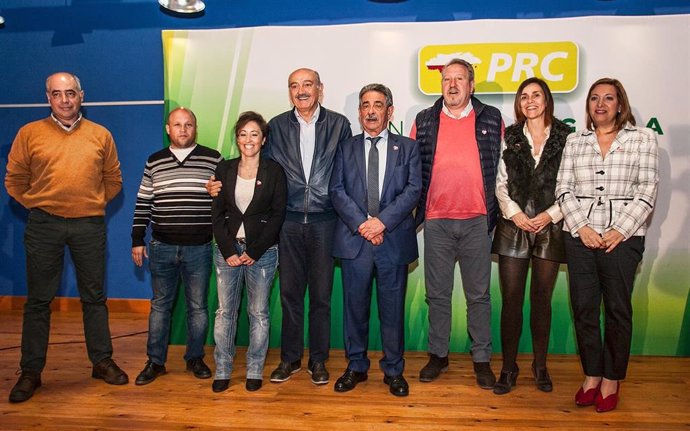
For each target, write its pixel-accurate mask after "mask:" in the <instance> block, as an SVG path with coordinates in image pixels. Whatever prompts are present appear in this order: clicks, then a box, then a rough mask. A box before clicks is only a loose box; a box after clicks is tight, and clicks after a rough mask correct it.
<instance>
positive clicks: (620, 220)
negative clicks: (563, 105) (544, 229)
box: [556, 124, 659, 239]
mask: <svg viewBox="0 0 690 431" xmlns="http://www.w3.org/2000/svg"><path fill="white" fill-rule="evenodd" d="M658 165H659V156H658V145H657V140H656V134H655V133H654V131H652V130H650V129H647V128H643V127H635V126H633V125H631V124H627V125H626V126H625V127H624V128H623V129H621V130H620V131H619V132H618V134H617V135H616V138H615V139H614V141H613V142H612V143H611V148H610V149H609V152H608V153H607V154H606V155H605V157H604V158H602V154H601V149H600V147H599V142H598V141H597V135H596V133H595V132H593V131H591V130H584V131H580V132H578V133H575V134H572V135H570V136H569V137H568V140H567V142H566V144H565V148H564V149H563V159H562V160H561V167H560V170H559V171H558V181H557V183H556V196H557V200H558V203H559V204H560V206H561V211H562V212H563V217H564V219H565V224H564V227H563V229H564V230H567V231H569V232H570V233H571V234H572V235H573V236H578V235H577V231H578V230H579V229H580V228H581V227H583V226H589V227H591V228H592V229H594V230H595V231H597V232H598V233H599V234H603V233H605V232H606V231H609V230H611V229H615V230H617V231H618V232H620V233H621V234H622V235H623V237H624V238H625V239H628V238H630V237H631V236H634V235H638V236H641V235H644V234H645V233H646V230H647V226H646V221H647V217H648V216H649V214H650V213H651V212H652V210H653V209H654V202H655V200H656V193H657V183H658V182H659V168H658Z"/></svg>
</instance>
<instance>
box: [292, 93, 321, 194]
mask: <svg viewBox="0 0 690 431" xmlns="http://www.w3.org/2000/svg"><path fill="white" fill-rule="evenodd" d="M320 113H321V105H320V104H319V105H316V110H315V111H314V114H312V116H311V119H310V120H309V121H308V122H307V121H306V120H305V119H304V118H302V117H301V116H300V115H299V112H298V111H297V110H296V109H295V117H297V121H298V122H299V149H300V153H301V156H302V170H303V171H304V179H305V180H306V182H307V183H309V177H310V176H311V164H312V162H313V160H314V150H316V120H318V119H319V114H320Z"/></svg>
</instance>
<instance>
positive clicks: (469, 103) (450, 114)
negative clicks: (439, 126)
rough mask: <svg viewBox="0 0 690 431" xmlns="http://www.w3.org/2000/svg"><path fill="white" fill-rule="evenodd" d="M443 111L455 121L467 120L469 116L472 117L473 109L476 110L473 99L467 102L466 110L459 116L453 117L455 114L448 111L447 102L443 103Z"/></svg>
mask: <svg viewBox="0 0 690 431" xmlns="http://www.w3.org/2000/svg"><path fill="white" fill-rule="evenodd" d="M441 109H442V110H443V113H444V114H446V115H447V116H449V117H450V118H453V119H455V120H459V119H461V118H465V117H467V116H468V115H470V112H472V109H474V108H473V107H472V99H470V100H468V101H467V106H465V109H463V110H462V112H461V113H460V115H459V116H455V115H453V113H452V112H450V109H448V107H447V106H446V103H445V102H443V108H441Z"/></svg>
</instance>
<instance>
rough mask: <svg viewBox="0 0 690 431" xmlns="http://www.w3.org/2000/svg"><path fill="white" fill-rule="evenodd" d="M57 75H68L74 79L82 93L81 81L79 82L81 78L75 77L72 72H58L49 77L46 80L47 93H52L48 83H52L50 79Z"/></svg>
mask: <svg viewBox="0 0 690 431" xmlns="http://www.w3.org/2000/svg"><path fill="white" fill-rule="evenodd" d="M55 75H68V76H69V77H71V78H72V79H74V82H76V84H77V91H81V81H80V80H79V77H78V76H77V75H75V74H74V73H70V72H56V73H53V74H52V75H50V76H48V77H47V78H46V91H50V89H49V88H48V81H50V78H52V77H53V76H55Z"/></svg>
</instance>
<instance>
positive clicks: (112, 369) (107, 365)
mask: <svg viewBox="0 0 690 431" xmlns="http://www.w3.org/2000/svg"><path fill="white" fill-rule="evenodd" d="M91 377H93V378H94V379H103V380H105V382H106V383H108V384H110V385H126V384H127V383H128V382H129V377H127V374H125V372H124V371H122V369H121V368H120V367H118V366H117V364H116V363H115V361H113V360H112V359H111V358H107V359H103V360H102V361H101V362H99V363H97V364H96V365H94V366H93V372H91Z"/></svg>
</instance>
